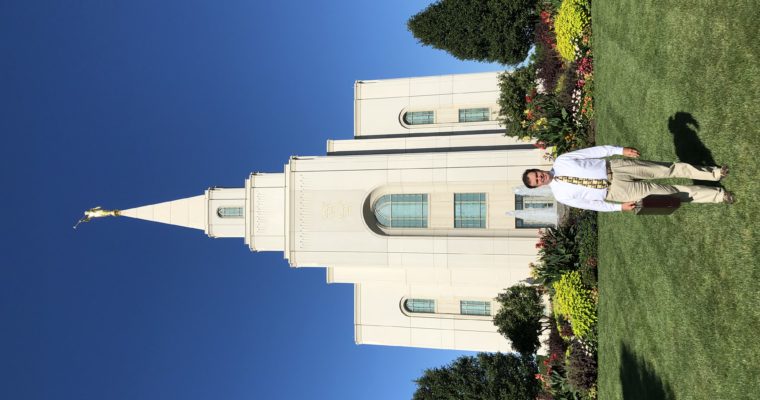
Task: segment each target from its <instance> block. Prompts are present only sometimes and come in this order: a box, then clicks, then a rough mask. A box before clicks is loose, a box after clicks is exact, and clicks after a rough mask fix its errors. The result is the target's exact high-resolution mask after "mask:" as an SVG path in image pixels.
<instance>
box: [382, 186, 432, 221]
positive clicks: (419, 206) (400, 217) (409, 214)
mask: <svg viewBox="0 0 760 400" xmlns="http://www.w3.org/2000/svg"><path fill="white" fill-rule="evenodd" d="M374 211H375V218H376V219H377V222H378V223H379V224H380V225H382V226H384V227H386V228H427V220H428V195H427V194H386V195H385V196H383V197H380V198H379V199H378V200H377V201H376V202H375V207H374Z"/></svg>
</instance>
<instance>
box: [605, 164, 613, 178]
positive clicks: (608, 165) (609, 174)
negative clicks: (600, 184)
mask: <svg viewBox="0 0 760 400" xmlns="http://www.w3.org/2000/svg"><path fill="white" fill-rule="evenodd" d="M606 164H607V180H608V181H610V182H612V167H610V162H609V161H606Z"/></svg>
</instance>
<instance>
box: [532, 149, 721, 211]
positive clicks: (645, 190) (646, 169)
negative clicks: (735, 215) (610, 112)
mask: <svg viewBox="0 0 760 400" xmlns="http://www.w3.org/2000/svg"><path fill="white" fill-rule="evenodd" d="M615 154H618V155H623V156H625V157H629V158H626V159H614V160H605V159H604V157H610V156H613V155H615ZM636 158H639V151H638V150H636V149H634V148H632V147H619V146H596V147H590V148H587V149H581V150H576V151H573V152H570V153H565V154H562V155H561V156H559V157H557V159H556V160H555V161H554V166H553V168H552V169H551V171H543V170H540V169H528V170H526V171H525V172H524V173H523V178H522V179H523V183H524V184H525V186H527V187H529V188H535V187H539V186H544V185H549V187H550V188H551V190H552V193H554V198H556V199H557V201H559V202H560V203H563V204H565V205H568V206H570V207H576V208H583V209H586V210H593V211H631V210H633V209H634V208H636V202H637V201H639V200H641V199H643V198H644V197H647V196H649V195H650V194H668V195H676V196H678V197H680V198H681V200H683V201H691V202H693V203H726V204H733V203H734V195H733V193H731V192H728V191H725V190H723V189H722V188H720V187H713V186H699V185H663V184H659V183H653V182H647V181H645V179H661V178H688V179H698V180H705V181H719V180H721V179H722V178H724V177H725V176H726V175H728V166H725V165H724V166H723V167H716V166H709V167H700V166H694V165H691V164H686V163H680V162H679V163H659V162H653V161H644V160H636Z"/></svg>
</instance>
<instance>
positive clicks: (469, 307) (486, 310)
mask: <svg viewBox="0 0 760 400" xmlns="http://www.w3.org/2000/svg"><path fill="white" fill-rule="evenodd" d="M459 309H460V312H461V314H462V315H491V302H490V301H468V300H462V301H460V302H459Z"/></svg>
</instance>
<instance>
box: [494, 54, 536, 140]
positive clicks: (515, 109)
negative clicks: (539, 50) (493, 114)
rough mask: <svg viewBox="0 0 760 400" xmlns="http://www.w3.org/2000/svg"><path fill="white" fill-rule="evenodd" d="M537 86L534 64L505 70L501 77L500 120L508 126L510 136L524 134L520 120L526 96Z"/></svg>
mask: <svg viewBox="0 0 760 400" xmlns="http://www.w3.org/2000/svg"><path fill="white" fill-rule="evenodd" d="M535 86H536V71H535V69H534V67H533V65H529V66H526V67H521V68H518V69H516V70H514V72H511V73H509V72H505V73H503V74H502V75H501V76H500V77H499V90H500V93H499V120H500V122H501V124H502V125H504V126H505V127H506V128H507V135H508V136H522V127H521V126H520V121H522V117H523V112H524V111H525V108H526V105H527V103H526V100H525V97H526V96H528V94H530V93H531V92H532V91H533V89H534V88H535Z"/></svg>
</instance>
